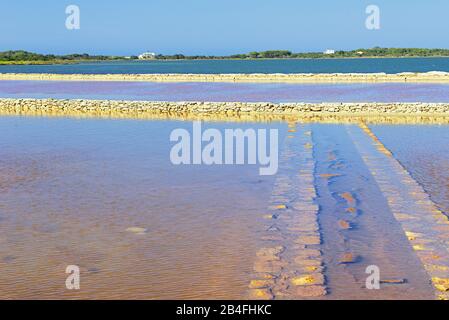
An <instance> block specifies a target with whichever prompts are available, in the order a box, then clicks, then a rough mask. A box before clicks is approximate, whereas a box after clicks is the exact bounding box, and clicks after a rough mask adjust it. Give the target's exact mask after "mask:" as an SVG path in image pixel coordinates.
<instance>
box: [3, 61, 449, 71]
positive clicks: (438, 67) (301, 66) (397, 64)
mask: <svg viewBox="0 0 449 320" xmlns="http://www.w3.org/2000/svg"><path fill="white" fill-rule="evenodd" d="M428 71H447V72H449V58H376V59H370V58H363V59H288V60H285V59H284V60H282V59H273V60H178V61H113V62H92V63H80V64H69V65H18V66H0V73H21V72H23V73H60V74H67V73H92V74H107V73H131V74H135V73H334V72H335V73H357V72H362V73H370V72H385V73H399V72H428Z"/></svg>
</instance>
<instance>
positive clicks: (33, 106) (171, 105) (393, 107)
mask: <svg viewBox="0 0 449 320" xmlns="http://www.w3.org/2000/svg"><path fill="white" fill-rule="evenodd" d="M0 112H2V113H7V114H26V113H29V112H38V113H40V114H42V115H45V114H68V115H69V114H74V113H79V114H92V115H95V114H111V115H120V114H123V115H126V114H130V115H139V114H140V115H142V114H170V113H178V114H179V113H190V114H209V115H228V114H229V115H235V114H239V115H347V116H362V115H418V116H424V115H432V116H437V115H438V116H449V103H267V102H168V101H120V100H75V99H74V100H71V99H0Z"/></svg>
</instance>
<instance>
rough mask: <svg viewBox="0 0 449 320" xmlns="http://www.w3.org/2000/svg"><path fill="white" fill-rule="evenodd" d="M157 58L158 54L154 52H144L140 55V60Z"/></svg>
mask: <svg viewBox="0 0 449 320" xmlns="http://www.w3.org/2000/svg"><path fill="white" fill-rule="evenodd" d="M155 58H156V54H155V53H154V52H144V53H142V54H140V55H139V59H140V60H150V59H155Z"/></svg>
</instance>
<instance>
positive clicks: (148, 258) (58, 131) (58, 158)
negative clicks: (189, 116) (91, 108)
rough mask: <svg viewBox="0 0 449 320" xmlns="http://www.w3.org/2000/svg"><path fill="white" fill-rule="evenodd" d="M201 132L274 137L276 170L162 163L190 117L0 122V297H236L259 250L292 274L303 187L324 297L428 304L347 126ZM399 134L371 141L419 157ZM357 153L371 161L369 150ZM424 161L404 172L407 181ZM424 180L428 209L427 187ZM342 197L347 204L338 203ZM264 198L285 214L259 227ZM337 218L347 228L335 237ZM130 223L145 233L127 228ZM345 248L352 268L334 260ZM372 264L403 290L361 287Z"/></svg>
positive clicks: (434, 130)
mask: <svg viewBox="0 0 449 320" xmlns="http://www.w3.org/2000/svg"><path fill="white" fill-rule="evenodd" d="M203 125H204V127H214V128H218V129H223V128H277V129H279V133H280V138H279V146H280V161H281V163H280V170H279V172H278V174H277V175H276V176H259V175H258V167H257V166H254V165H240V166H204V165H202V166H194V165H190V166H188V165H186V166H173V165H172V164H171V163H170V161H169V152H170V147H171V145H172V144H171V143H170V141H169V135H170V132H171V130H173V129H174V128H186V129H191V122H188V121H137V120H98V119H83V120H79V119H68V118H66V119H65V118H61V119H56V118H27V117H0V132H1V134H0V267H1V270H2V272H1V273H0V298H40V299H47V298H99V299H101V298H142V299H162V298H170V299H182V298H192V299H197V298H207V299H219V298H221V299H240V298H246V297H248V284H249V283H250V280H251V279H253V278H254V264H255V261H256V253H257V252H258V251H259V250H260V249H261V248H264V247H270V246H274V245H275V244H279V245H281V246H284V248H285V254H283V255H282V256H281V258H280V260H281V262H282V265H283V266H284V268H285V270H287V271H288V272H295V271H294V268H295V264H294V262H293V259H294V257H295V252H296V251H295V250H298V246H297V245H296V246H295V239H296V238H297V237H298V233H295V232H293V233H292V232H291V231H289V230H291V229H290V228H291V225H290V224H291V223H292V221H293V220H291V219H292V217H293V218H294V217H295V214H296V211H294V209H292V208H290V206H291V205H293V204H295V205H297V206H299V207H301V205H302V202H301V201H302V199H301V198H298V190H302V188H306V189H308V188H310V187H311V186H314V187H316V190H317V196H316V199H315V200H314V201H316V204H318V205H319V212H318V221H319V224H320V231H319V232H320V234H321V238H322V244H321V245H319V246H320V249H321V251H322V254H323V262H324V265H325V269H324V271H323V272H324V275H325V277H326V286H327V290H328V295H327V296H326V297H324V298H327V299H342V298H346V299H359V298H366V299H379V298H384V299H431V298H432V297H433V290H432V287H431V286H430V284H429V278H428V276H427V274H426V272H425V270H424V268H423V266H422V265H421V263H420V261H419V260H418V258H417V256H416V255H415V253H414V251H413V250H412V249H411V246H410V244H409V243H408V242H407V238H406V237H405V235H404V232H403V230H402V229H401V226H400V224H399V223H398V221H396V219H395V217H394V215H393V214H392V212H391V208H390V206H389V203H388V201H387V199H386V197H385V194H383V193H382V191H381V190H380V188H379V187H378V186H377V184H376V181H375V179H376V177H375V176H374V175H373V174H372V170H371V168H369V167H367V164H366V162H365V159H364V158H363V157H362V156H361V155H360V153H359V151H360V150H359V149H358V148H357V147H356V144H357V143H359V144H360V143H361V144H362V145H363V144H366V143H367V141H368V140H369V138H368V136H365V135H364V133H363V132H362V131H361V130H360V128H359V127H358V126H357V125H347V126H345V125H339V124H335V125H324V124H309V125H306V124H293V123H290V124H289V125H290V126H289V128H290V129H288V130H287V123H281V122H271V123H220V122H209V123H205V124H203ZM292 127H294V128H295V129H291V128H292ZM379 128H380V127H379ZM404 128H406V129H404ZM381 129H382V128H381ZM418 129H419V128H418ZM418 129H416V128H411V129H410V130H412V131H413V130H414V131H415V132H418ZM404 130H408V127H396V126H391V127H387V130H384V137H382V138H381V139H382V140H383V139H385V140H386V141H388V137H390V136H394V139H397V140H396V141H398V143H399V142H400V143H401V144H403V145H407V148H406V150H418V154H419V152H420V151H419V150H420V148H422V147H421V146H416V143H415V140H413V139H409V137H408V135H407V134H404V132H405V131H404ZM426 130H427V131H426V132H427V134H423V135H421V136H420V139H421V140H420V141H421V142H422V143H423V144H430V142H433V141H438V143H435V145H440V146H442V143H444V141H445V137H447V132H448V130H449V126H441V127H434V126H429V127H428V129H426ZM306 133H310V135H311V138H310V139H311V141H312V144H311V146H310V147H311V148H312V149H311V150H312V151H311V152H310V154H311V157H312V158H310V159H309V160H311V161H312V162H313V166H314V169H313V170H309V169H308V173H310V174H311V177H312V180H308V181H302V180H298V179H297V173H298V172H300V170H301V168H302V163H301V162H298V157H299V158H300V157H301V154H302V151H301V150H302V149H301V148H303V147H304V145H303V139H302V138H301V137H303V136H304V135H305V134H306ZM380 136H382V134H380ZM387 145H388V142H387ZM390 145H391V143H390ZM306 147H307V148H309V147H308V146H306ZM393 149H394V148H393ZM426 150H427V149H426ZM431 150H432V152H431V154H433V156H431V157H432V159H438V157H439V158H440V159H441V161H434V164H433V165H434V166H435V167H436V168H438V169H439V170H443V169H444V168H445V167H444V165H445V163H447V161H448V158H447V156H448V153H444V150H445V149H441V148H438V147H436V148H431ZM438 150H442V151H443V153H439V151H438ZM365 152H368V153H369V152H371V153H373V155H375V156H378V154H377V153H376V151H375V150H374V149H373V150H371V149H369V150H368V149H367V150H366V151H365ZM382 162H383V161H382V160H379V162H378V163H382ZM426 165H427V164H426V163H424V162H414V163H413V166H412V167H413V168H415V170H417V172H419V170H421V169H420V166H426ZM439 166H442V167H441V168H440V167H439ZM391 170H392V169H391ZM328 174H335V175H336V176H335V177H327V176H326V175H328ZM279 179H280V180H279ZM443 180H444V179H442V180H440V181H443ZM427 183H430V185H432V188H428V191H429V193H430V194H431V195H432V196H436V197H437V198H436V199H439V197H441V195H440V194H439V193H438V190H439V188H440V187H441V185H439V182H437V183H436V184H435V185H434V184H432V182H431V180H428V181H427ZM309 184H311V185H309ZM346 193H349V194H350V195H351V196H350V197H349V196H345V197H342V195H344V194H346ZM446 194H447V193H446ZM273 196H274V197H275V198H274V199H276V201H283V202H282V203H285V204H286V205H287V208H286V211H285V212H284V213H281V214H280V218H279V219H277V220H274V221H268V220H266V219H265V216H266V215H267V214H268V213H270V212H271V210H272V209H270V206H271V205H272V202H270V199H273ZM352 198H353V199H354V200H351V199H352ZM348 206H350V207H351V208H352V207H354V212H352V211H351V212H348V211H347V209H348ZM281 211H282V210H281ZM341 219H345V220H347V221H348V222H349V223H350V224H351V227H352V228H351V229H342V228H341V226H340V222H339V220H341ZM299 223H300V225H301V221H299ZM130 227H140V228H145V229H147V231H146V232H145V233H143V234H138V233H132V232H128V231H126V230H127V229H128V228H130ZM272 231H274V233H271V232H272ZM267 232H269V233H270V235H269V237H267ZM299 250H301V248H299ZM348 252H350V253H352V254H353V256H354V257H355V258H356V259H354V261H353V262H351V263H341V258H342V255H344V254H345V253H348ZM445 258H449V254H448V256H447V257H445ZM73 264H74V265H78V266H80V268H81V290H79V291H69V290H66V289H65V278H66V276H67V275H66V274H65V272H64V271H65V268H66V266H67V265H73ZM371 264H376V265H378V266H379V267H380V268H381V270H382V278H383V279H398V278H405V279H407V283H405V284H397V285H382V288H381V290H367V289H365V288H364V283H365V278H366V276H367V275H366V273H365V268H366V266H367V265H371ZM276 294H277V293H276ZM276 298H287V299H288V298H293V299H298V298H301V297H300V296H297V295H294V294H293V295H287V296H281V295H279V296H276Z"/></svg>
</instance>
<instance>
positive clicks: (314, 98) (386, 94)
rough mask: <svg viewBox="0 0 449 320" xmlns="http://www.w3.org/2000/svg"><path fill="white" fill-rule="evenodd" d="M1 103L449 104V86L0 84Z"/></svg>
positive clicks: (391, 84)
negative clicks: (47, 100) (46, 100)
mask: <svg viewBox="0 0 449 320" xmlns="http://www.w3.org/2000/svg"><path fill="white" fill-rule="evenodd" d="M0 98H39V99H43V98H59V99H112V100H152V101H247V102H259V101H264V102H449V84H405V83H380V84H288V83H220V82H212V83H207V82H181V83H170V82H120V81H117V82H116V81H113V82H111V81H106V82H102V81H0Z"/></svg>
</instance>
